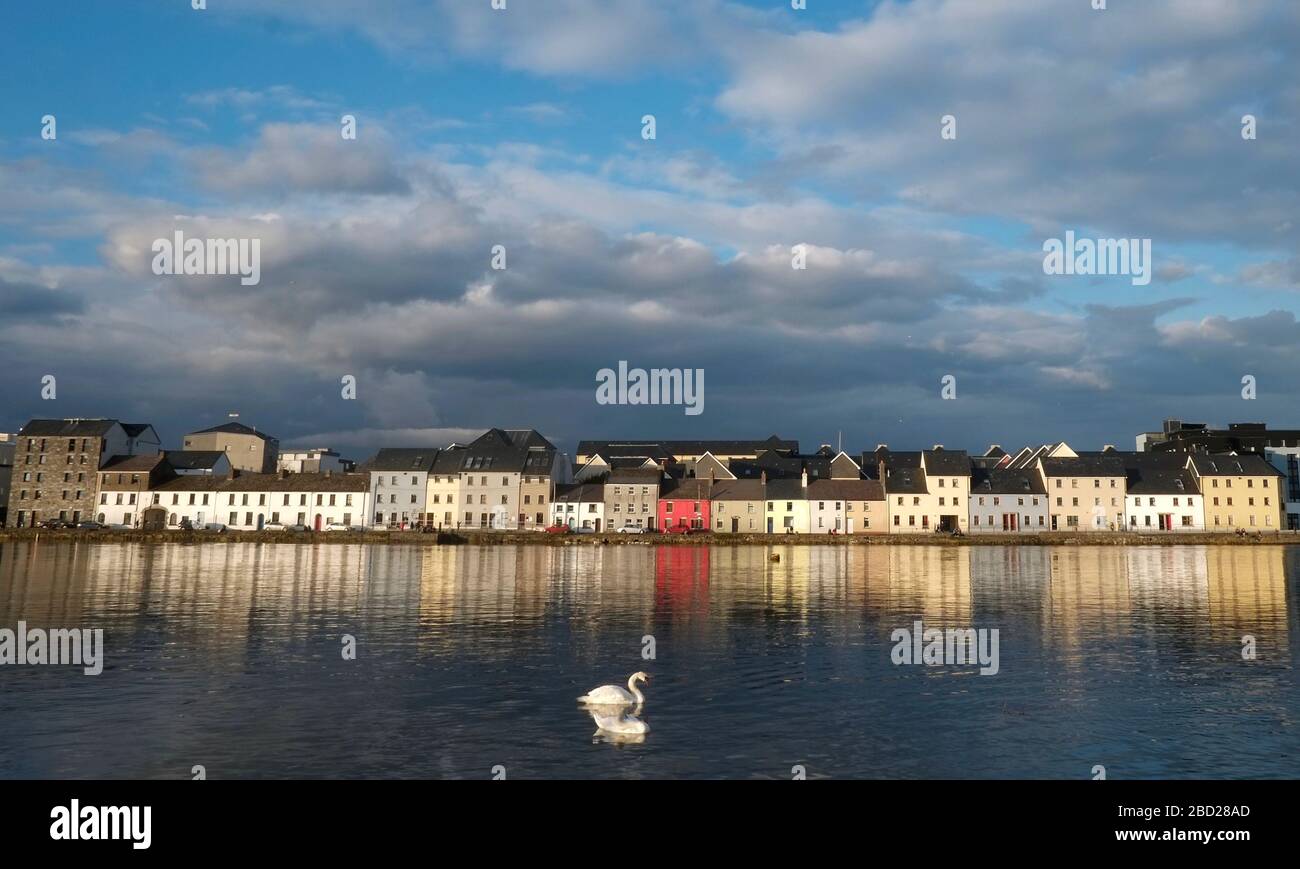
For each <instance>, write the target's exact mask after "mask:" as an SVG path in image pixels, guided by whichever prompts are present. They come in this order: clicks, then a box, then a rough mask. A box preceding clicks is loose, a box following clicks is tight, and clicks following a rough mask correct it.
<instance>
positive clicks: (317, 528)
mask: <svg viewBox="0 0 1300 869" xmlns="http://www.w3.org/2000/svg"><path fill="white" fill-rule="evenodd" d="M315 525H316V530H317V531H319V530H320V514H319V513H317V514H316V523H315Z"/></svg>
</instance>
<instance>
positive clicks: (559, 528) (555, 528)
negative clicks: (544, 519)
mask: <svg viewBox="0 0 1300 869" xmlns="http://www.w3.org/2000/svg"><path fill="white" fill-rule="evenodd" d="M569 530H570V529H569V526H568V525H547V526H546V533H547V534H568V533H569Z"/></svg>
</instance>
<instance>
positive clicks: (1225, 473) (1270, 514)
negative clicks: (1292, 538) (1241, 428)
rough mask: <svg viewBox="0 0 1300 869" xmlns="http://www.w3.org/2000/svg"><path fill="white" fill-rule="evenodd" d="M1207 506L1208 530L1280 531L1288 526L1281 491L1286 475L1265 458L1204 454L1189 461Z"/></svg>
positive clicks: (1190, 457)
mask: <svg viewBox="0 0 1300 869" xmlns="http://www.w3.org/2000/svg"><path fill="white" fill-rule="evenodd" d="M1187 468H1188V470H1190V471H1191V473H1192V475H1193V476H1194V477H1195V478H1196V482H1197V484H1198V487H1199V488H1200V491H1201V501H1202V503H1203V504H1204V505H1205V528H1206V530H1207V531H1276V530H1278V529H1280V528H1283V527H1284V522H1285V518H1284V516H1285V514H1284V502H1283V495H1282V492H1281V488H1282V481H1283V480H1284V479H1285V475H1284V474H1283V473H1282V472H1281V471H1279V470H1278V469H1277V468H1275V467H1273V465H1271V464H1269V463H1268V462H1267V461H1266V460H1265V459H1264V457H1263V456H1259V455H1255V454H1251V455H1242V456H1234V455H1226V456H1223V455H1202V454H1199V453H1194V454H1192V455H1190V456H1188V458H1187Z"/></svg>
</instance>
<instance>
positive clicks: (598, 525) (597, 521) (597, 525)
mask: <svg viewBox="0 0 1300 869" xmlns="http://www.w3.org/2000/svg"><path fill="white" fill-rule="evenodd" d="M596 533H597V534H599V533H600V520H599V519H597V520H596Z"/></svg>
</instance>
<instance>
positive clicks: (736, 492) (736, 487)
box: [710, 480, 764, 501]
mask: <svg viewBox="0 0 1300 869" xmlns="http://www.w3.org/2000/svg"><path fill="white" fill-rule="evenodd" d="M763 494H764V488H763V483H762V482H761V481H759V480H722V481H720V482H719V483H717V484H716V485H715V486H714V487H713V495H712V498H711V499H710V500H713V501H762V500H763Z"/></svg>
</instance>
